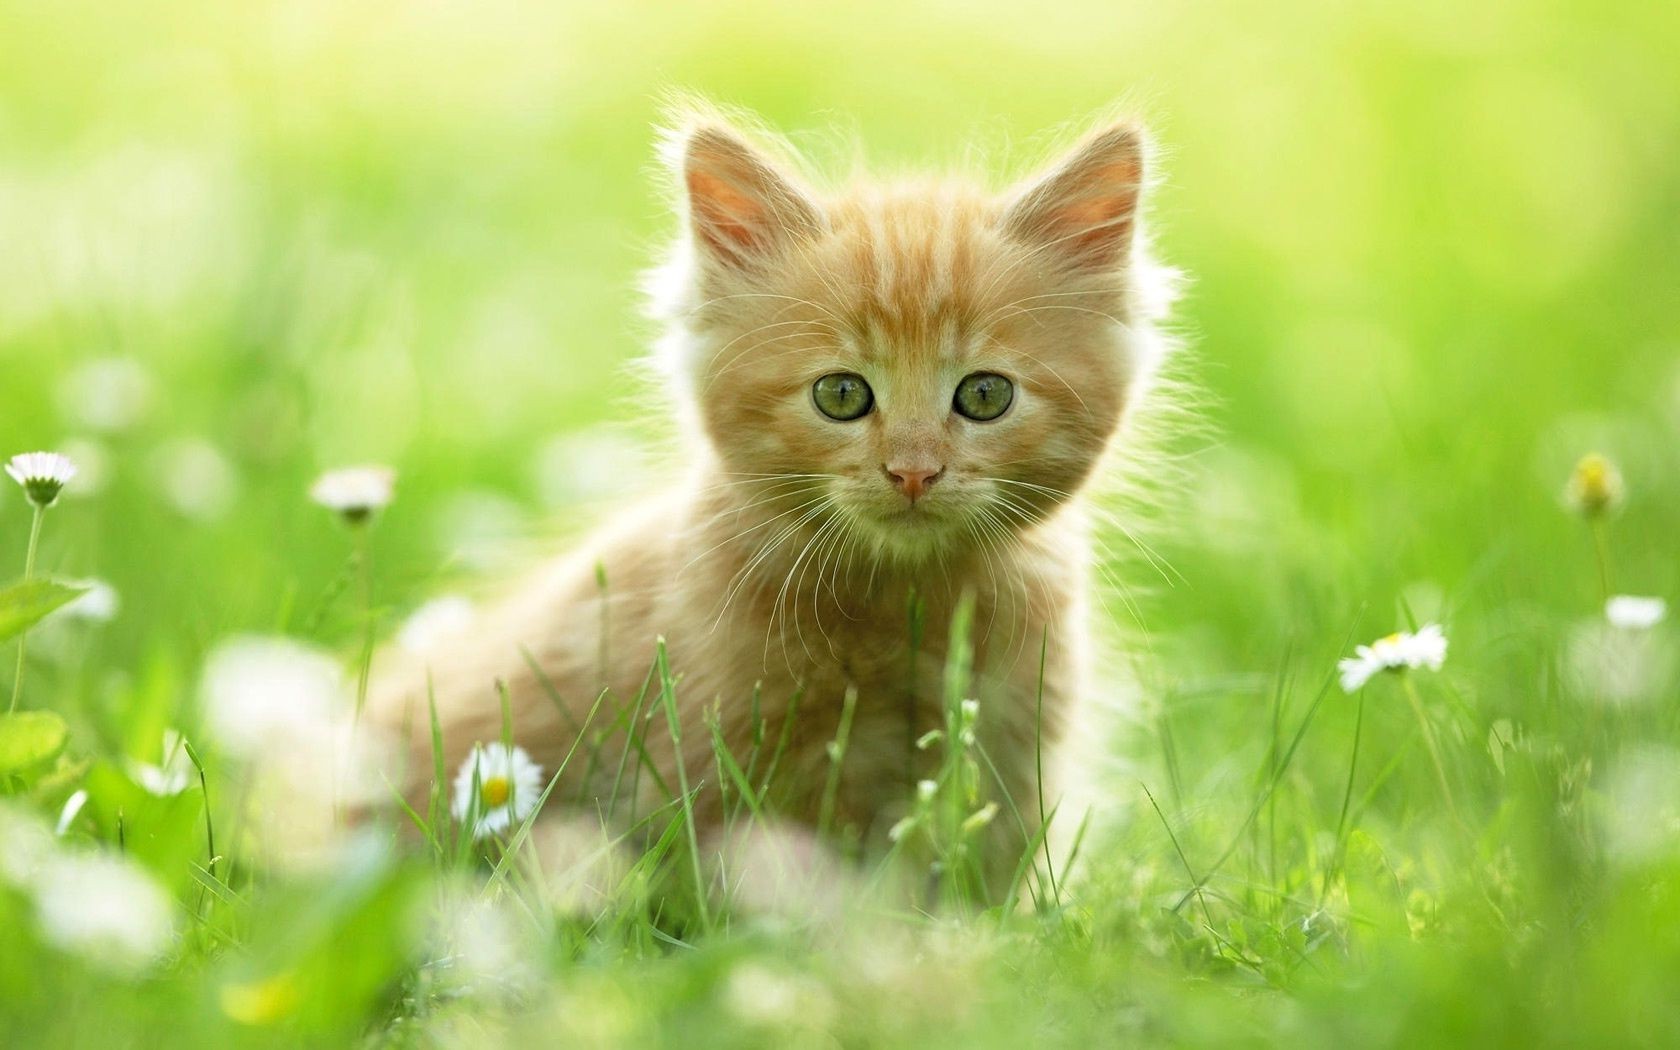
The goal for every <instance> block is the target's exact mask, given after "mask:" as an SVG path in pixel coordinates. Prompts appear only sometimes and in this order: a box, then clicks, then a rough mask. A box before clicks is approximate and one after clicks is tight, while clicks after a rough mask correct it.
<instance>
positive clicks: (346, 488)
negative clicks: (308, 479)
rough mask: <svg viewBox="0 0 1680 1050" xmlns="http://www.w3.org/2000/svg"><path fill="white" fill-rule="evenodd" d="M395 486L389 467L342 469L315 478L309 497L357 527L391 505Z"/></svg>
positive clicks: (393, 475) (395, 476)
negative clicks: (376, 512)
mask: <svg viewBox="0 0 1680 1050" xmlns="http://www.w3.org/2000/svg"><path fill="white" fill-rule="evenodd" d="M396 483H397V472H396V471H394V470H392V469H391V468H390V467H381V466H361V467H341V468H340V469H338V470H329V471H327V472H326V473H325V474H322V475H321V476H320V477H319V478H316V479H315V484H313V485H311V486H310V487H309V498H310V499H312V500H314V501H315V502H316V503H319V504H320V505H321V506H323V507H326V508H327V509H328V510H332V511H337V512H338V514H339V515H340V516H341V517H343V518H344V520H345V521H347V522H350V523H351V524H357V523H360V522H363V521H366V520H367V519H368V518H369V517H370V516H371V515H372V514H373V513H374V512H375V511H378V510H383V509H384V508H385V507H386V506H387V505H389V504H390V502H391V497H392V495H393V494H394V490H395V488H396Z"/></svg>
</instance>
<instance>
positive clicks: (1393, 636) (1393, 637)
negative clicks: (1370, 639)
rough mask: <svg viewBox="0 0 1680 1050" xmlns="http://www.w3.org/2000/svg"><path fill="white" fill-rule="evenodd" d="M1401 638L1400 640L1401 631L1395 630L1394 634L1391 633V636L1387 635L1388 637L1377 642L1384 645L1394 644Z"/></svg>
mask: <svg viewBox="0 0 1680 1050" xmlns="http://www.w3.org/2000/svg"><path fill="white" fill-rule="evenodd" d="M1399 640H1400V632H1399V631H1395V632H1394V633H1393V634H1391V635H1389V636H1388V637H1386V638H1384V639H1383V640H1382V641H1380V642H1378V643H1377V644H1378V645H1384V644H1387V645H1393V644H1395V643H1396V642H1398V641H1399Z"/></svg>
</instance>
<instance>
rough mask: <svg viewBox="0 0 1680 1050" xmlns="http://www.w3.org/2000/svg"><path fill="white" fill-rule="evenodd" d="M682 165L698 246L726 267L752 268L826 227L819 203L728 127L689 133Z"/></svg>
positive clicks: (683, 145)
mask: <svg viewBox="0 0 1680 1050" xmlns="http://www.w3.org/2000/svg"><path fill="white" fill-rule="evenodd" d="M680 164H681V172H682V182H683V191H684V193H685V194H687V197H688V221H689V225H690V228H691V229H692V230H693V232H694V239H695V243H696V244H697V245H698V246H699V247H700V249H701V250H702V252H704V253H705V254H706V255H707V256H709V257H710V258H712V259H715V260H716V261H718V262H719V263H722V264H723V265H725V266H730V267H734V268H737V269H749V268H752V267H754V266H755V265H757V264H759V263H762V262H764V261H766V260H768V259H770V258H773V257H774V256H775V255H776V254H777V253H778V252H780V251H781V250H782V249H784V248H786V247H787V246H788V245H789V244H791V243H793V242H795V241H797V240H799V239H801V238H806V237H811V236H815V235H816V234H818V233H819V232H821V230H822V229H823V217H822V212H821V210H820V209H819V208H818V207H817V205H816V203H815V202H813V201H812V200H811V199H810V198H809V197H808V196H806V195H805V193H804V192H803V191H802V190H800V189H799V188H798V187H797V186H796V185H795V184H794V182H793V180H792V179H789V178H787V177H786V176H784V175H782V174H781V173H780V172H779V171H777V170H776V167H775V165H774V164H773V163H772V162H771V161H770V160H769V159H768V158H766V157H765V156H763V155H762V154H761V153H759V152H758V151H757V150H755V149H754V148H753V147H752V146H749V145H748V144H747V143H746V142H745V141H744V140H742V139H741V138H740V137H739V136H738V135H736V134H735V132H734V131H732V130H730V129H729V128H726V127H724V126H722V125H720V124H710V123H708V124H701V125H699V126H698V127H695V128H693V129H692V130H690V131H689V132H688V133H687V134H686V135H685V136H684V137H683V139H682V140H681V160H680Z"/></svg>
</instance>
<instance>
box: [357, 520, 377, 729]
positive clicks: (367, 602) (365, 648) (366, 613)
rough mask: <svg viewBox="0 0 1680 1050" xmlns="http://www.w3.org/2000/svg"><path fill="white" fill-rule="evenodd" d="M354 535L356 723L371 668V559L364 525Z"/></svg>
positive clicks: (372, 640) (360, 717)
mask: <svg viewBox="0 0 1680 1050" xmlns="http://www.w3.org/2000/svg"><path fill="white" fill-rule="evenodd" d="M353 531H354V532H355V534H356V575H357V580H358V582H359V584H360V585H361V596H362V654H361V659H360V660H359V661H358V669H357V676H356V721H357V722H360V721H361V719H362V707H363V706H364V705H365V704H366V703H367V694H368V676H369V674H370V672H371V670H372V667H373V643H374V635H373V557H372V551H371V548H372V543H371V542H370V541H369V539H368V527H367V525H366V524H365V523H364V524H362V525H358V526H357V527H356V528H355V529H354V530H353Z"/></svg>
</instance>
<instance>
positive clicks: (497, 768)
mask: <svg viewBox="0 0 1680 1050" xmlns="http://www.w3.org/2000/svg"><path fill="white" fill-rule="evenodd" d="M475 785H476V786H477V788H478V790H477V792H476V793H475V792H474V790H473V788H474V786H475ZM543 786H544V785H543V771H542V767H541V766H539V765H537V764H536V763H535V762H532V761H531V756H530V755H529V754H527V753H526V751H525V749H524V748H522V747H514V748H509V747H508V746H507V745H506V744H503V743H500V742H497V743H493V744H474V745H473V749H472V753H471V754H469V755H468V756H467V758H466V761H464V762H462V763H461V769H460V772H458V773H456V775H455V804H454V808H453V812H454V814H455V819H456V820H468V819H471V820H472V821H473V828H472V836H473V838H475V839H482V838H488V837H490V836H491V835H496V834H499V833H501V832H503V831H506V830H507V829H508V828H510V827H512V826H513V825H515V824H518V823H520V822H522V821H523V820H524V819H525V818H526V817H528V816H530V815H531V811H532V810H534V809H536V807H537V800H538V799H539V798H541V796H542V792H543Z"/></svg>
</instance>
